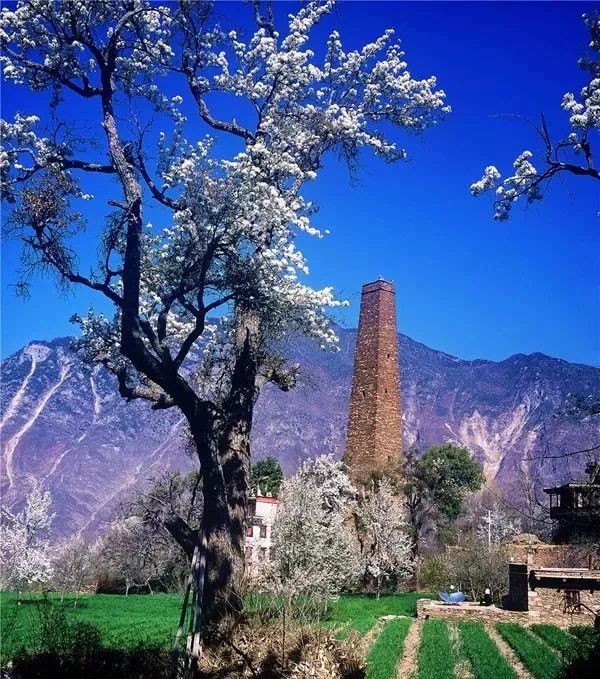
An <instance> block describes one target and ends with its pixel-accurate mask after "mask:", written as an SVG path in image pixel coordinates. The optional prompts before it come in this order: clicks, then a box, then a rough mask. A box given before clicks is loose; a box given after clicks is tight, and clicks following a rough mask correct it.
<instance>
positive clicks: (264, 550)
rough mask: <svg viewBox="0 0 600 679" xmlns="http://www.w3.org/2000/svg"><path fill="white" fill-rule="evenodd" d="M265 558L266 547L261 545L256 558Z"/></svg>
mask: <svg viewBox="0 0 600 679" xmlns="http://www.w3.org/2000/svg"><path fill="white" fill-rule="evenodd" d="M266 558H267V548H266V547H261V548H260V552H259V553H258V560H259V561H264V560H265V559H266Z"/></svg>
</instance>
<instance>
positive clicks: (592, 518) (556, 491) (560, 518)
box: [544, 463, 600, 544]
mask: <svg viewBox="0 0 600 679" xmlns="http://www.w3.org/2000/svg"><path fill="white" fill-rule="evenodd" d="M585 471H586V473H587V475H588V477H589V480H588V481H583V482H571V483H565V484H564V485H562V486H556V487H554V488H544V493H546V494H547V495H549V496H550V518H551V519H552V520H553V521H555V522H556V523H555V529H554V536H553V538H554V540H555V541H556V542H559V543H563V544H564V543H567V542H577V541H578V540H580V539H597V538H599V537H600V465H599V464H597V463H594V464H589V465H588V466H587V467H586V470H585Z"/></svg>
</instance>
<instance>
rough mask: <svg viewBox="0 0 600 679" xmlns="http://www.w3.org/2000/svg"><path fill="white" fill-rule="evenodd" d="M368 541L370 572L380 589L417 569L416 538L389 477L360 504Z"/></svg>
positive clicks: (360, 517)
mask: <svg viewBox="0 0 600 679" xmlns="http://www.w3.org/2000/svg"><path fill="white" fill-rule="evenodd" d="M356 512H357V515H358V517H359V519H360V521H361V523H362V530H363V532H364V538H363V539H364V540H365V542H366V543H367V545H368V546H367V548H366V550H365V557H364V558H365V562H366V564H365V565H366V570H367V573H368V574H369V575H370V576H371V577H372V578H374V579H375V581H376V583H377V589H378V590H379V589H380V588H381V586H382V585H383V584H385V583H386V582H389V581H390V580H391V579H396V580H397V579H400V580H401V579H403V578H405V577H407V576H408V575H410V573H412V570H413V561H414V559H413V554H412V540H411V538H410V534H409V527H408V523H407V521H406V512H405V510H404V506H403V502H402V499H401V498H400V497H398V495H397V494H395V493H394V490H393V487H392V484H391V482H390V480H389V479H387V478H383V479H382V480H381V481H380V482H379V483H378V484H377V486H376V487H374V488H373V489H372V491H371V492H370V493H369V494H368V495H367V496H366V497H365V498H363V499H362V501H361V502H359V503H358V505H357V510H356Z"/></svg>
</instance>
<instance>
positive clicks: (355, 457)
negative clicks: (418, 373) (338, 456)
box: [344, 279, 402, 484]
mask: <svg viewBox="0 0 600 679" xmlns="http://www.w3.org/2000/svg"><path fill="white" fill-rule="evenodd" d="M395 297H396V295H395V291H394V286H393V284H392V283H388V282H387V281H384V280H383V279H379V280H377V281H375V282H374V283H366V284H365V285H363V288H362V295H361V300H360V321H359V325H358V338H357V342H356V353H355V356H354V374H353V377H352V392H351V395H350V414H349V417H348V434H347V439H346V452H345V454H344V460H345V462H346V464H347V465H348V470H349V473H350V477H351V478H352V480H353V481H354V482H355V483H359V484H361V483H368V481H369V480H370V478H371V475H372V473H373V472H378V471H379V472H381V471H390V472H392V473H394V472H396V473H397V472H398V471H399V467H400V463H401V462H402V423H401V408H400V368H399V360H398V334H397V331H396V299H395Z"/></svg>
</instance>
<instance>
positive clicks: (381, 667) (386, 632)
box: [366, 618, 412, 679]
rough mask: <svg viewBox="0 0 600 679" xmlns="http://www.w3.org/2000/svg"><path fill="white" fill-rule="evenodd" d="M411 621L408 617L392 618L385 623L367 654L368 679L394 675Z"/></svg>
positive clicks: (388, 678) (391, 677)
mask: <svg viewBox="0 0 600 679" xmlns="http://www.w3.org/2000/svg"><path fill="white" fill-rule="evenodd" d="M411 623H412V620H411V619H410V618H394V619H392V620H389V621H388V622H387V623H386V624H385V626H384V628H383V630H382V631H381V634H380V635H379V636H378V637H377V639H376V640H375V642H374V643H373V645H372V646H371V650H370V651H369V653H368V655H367V659H366V665H367V678H368V679H393V677H395V676H396V668H397V666H398V661H399V659H400V657H401V655H402V653H403V651H404V642H405V639H406V635H407V634H408V630H409V628H410V626H411Z"/></svg>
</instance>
